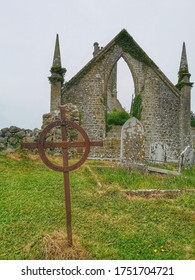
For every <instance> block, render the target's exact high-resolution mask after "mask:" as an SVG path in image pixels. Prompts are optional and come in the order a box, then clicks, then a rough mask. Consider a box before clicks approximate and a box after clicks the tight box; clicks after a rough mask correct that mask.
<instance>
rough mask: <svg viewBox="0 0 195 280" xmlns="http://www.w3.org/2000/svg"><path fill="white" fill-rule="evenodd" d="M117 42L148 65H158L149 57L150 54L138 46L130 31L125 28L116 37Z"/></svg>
mask: <svg viewBox="0 0 195 280" xmlns="http://www.w3.org/2000/svg"><path fill="white" fill-rule="evenodd" d="M115 43H116V44H117V45H119V46H120V47H121V48H122V50H123V51H124V52H126V53H129V54H130V55H131V56H132V57H133V58H135V59H136V60H138V61H140V62H143V63H145V64H146V65H148V66H155V67H157V66H156V64H155V63H154V62H153V61H152V60H151V59H150V58H149V56H148V55H147V54H146V53H145V52H144V51H143V50H142V48H140V46H138V44H137V43H136V42H135V41H134V39H133V38H132V37H131V36H130V35H129V33H128V32H127V31H126V30H125V29H123V30H122V31H121V32H120V33H119V34H118V35H117V36H116V37H115Z"/></svg>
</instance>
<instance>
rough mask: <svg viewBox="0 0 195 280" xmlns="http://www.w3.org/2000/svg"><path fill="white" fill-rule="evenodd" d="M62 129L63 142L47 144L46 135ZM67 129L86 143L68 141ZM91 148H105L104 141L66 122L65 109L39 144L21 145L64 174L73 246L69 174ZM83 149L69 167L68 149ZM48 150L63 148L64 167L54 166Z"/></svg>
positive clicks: (85, 157)
mask: <svg viewBox="0 0 195 280" xmlns="http://www.w3.org/2000/svg"><path fill="white" fill-rule="evenodd" d="M59 126H60V127H61V136H62V141H61V142H47V141H46V135H47V133H48V132H49V131H50V130H51V129H53V128H54V127H59ZM67 127H72V128H74V129H76V130H77V131H78V132H80V134H81V135H82V137H83V139H84V141H82V142H79V141H77V142H71V141H68V139H67V138H68V137H67ZM91 146H103V141H90V140H89V137H88V135H87V133H86V132H85V131H84V130H83V128H82V127H81V126H80V125H78V124H77V123H75V122H73V121H69V120H66V114H65V110H64V108H63V107H60V119H59V120H56V121H54V122H52V123H50V124H49V125H47V126H46V127H45V128H44V129H43V130H42V131H41V133H40V134H39V138H38V143H23V142H22V143H21V148H26V149H38V152H39V155H40V157H41V159H42V161H43V162H44V163H45V164H46V165H47V166H48V167H49V168H51V169H53V170H55V171H59V172H63V175H64V192H65V208H66V227H67V239H68V245H69V246H72V226H71V199H70V183H69V172H70V171H73V170H75V169H77V168H79V167H80V166H81V165H82V164H83V163H84V162H85V160H86V159H87V156H88V154H89V152H90V147H91ZM71 147H83V148H84V149H85V150H84V153H83V155H82V157H81V158H80V160H79V161H78V162H77V163H75V164H72V165H69V158H68V148H71ZM47 148H61V149H62V158H63V165H62V166H58V165H55V164H53V163H52V162H51V161H50V160H49V159H48V157H47V155H46V153H45V150H44V149H47Z"/></svg>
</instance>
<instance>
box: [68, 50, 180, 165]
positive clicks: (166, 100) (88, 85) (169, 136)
mask: <svg viewBox="0 0 195 280" xmlns="http://www.w3.org/2000/svg"><path fill="white" fill-rule="evenodd" d="M99 56H100V58H101V59H99V60H98V59H97V61H96V63H94V65H93V66H91V68H90V69H89V71H88V72H87V73H86V75H83V77H82V79H80V80H79V81H77V83H75V84H74V85H72V86H71V87H70V88H68V89H65V90H64V92H63V94H62V103H66V102H72V103H74V104H76V105H77V106H78V108H79V111H80V115H81V123H82V126H83V127H84V129H86V131H87V133H88V135H89V137H90V139H96V140H99V139H106V130H105V113H106V110H107V107H106V100H107V94H108V89H109V78H110V75H111V73H112V70H113V67H114V65H115V64H116V62H117V61H118V59H119V58H120V57H123V59H124V60H125V61H126V63H127V65H128V66H129V68H130V71H131V73H132V76H133V80H134V84H135V94H141V96H142V114H141V122H142V125H143V127H144V131H145V155H146V159H147V160H152V158H153V155H151V152H152V153H159V149H157V150H156V151H155V147H156V146H157V147H158V146H159V145H161V147H163V149H164V151H163V153H160V154H159V155H157V158H158V159H159V161H162V162H163V161H178V159H179V153H180V147H181V143H180V126H179V118H180V111H179V110H180V105H179V104H180V94H179V92H178V91H177V89H176V88H175V87H174V86H173V85H172V84H171V83H170V82H169V80H168V79H167V78H166V77H165V76H164V74H163V73H162V72H161V71H160V70H158V69H157V68H155V67H151V66H150V65H146V64H145V63H144V62H141V61H138V60H137V59H134V58H133V57H132V56H131V55H130V54H129V53H126V52H124V51H123V50H122V48H121V47H119V46H118V45H115V46H113V47H112V48H110V49H109V48H108V49H107V50H105V51H104V52H103V53H102V57H101V52H100V54H99ZM81 71H82V70H81ZM98 151H99V150H98ZM102 153H103V149H102ZM98 154H99V153H98ZM102 156H103V155H102ZM113 156H114V155H113ZM98 157H99V155H98Z"/></svg>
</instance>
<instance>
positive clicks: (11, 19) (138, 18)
mask: <svg viewBox="0 0 195 280" xmlns="http://www.w3.org/2000/svg"><path fill="white" fill-rule="evenodd" d="M123 28H125V29H126V30H127V31H128V32H129V34H130V35H131V36H132V37H133V38H134V40H135V41H136V42H137V43H138V44H139V45H140V46H141V47H142V48H143V49H144V50H145V52H146V53H147V54H148V55H149V56H150V58H151V59H152V60H154V62H155V63H156V64H157V65H158V67H159V68H160V69H161V70H162V71H163V72H164V74H165V75H166V76H167V77H168V78H169V79H170V80H171V81H172V82H173V83H174V84H176V83H177V73H178V68H179V64H180V57H181V48H182V43H183V41H185V42H186V49H187V56H188V65H189V70H190V73H191V74H192V76H191V81H192V82H193V81H195V32H194V31H195V1H194V0H80V1H79V0H33V1H32V0H0V40H1V44H0V128H3V127H7V126H10V125H16V126H19V127H24V128H35V127H40V126H41V121H42V115H43V114H44V113H48V112H49V106H50V104H49V103H50V85H49V82H48V79H47V77H48V76H49V75H50V72H49V69H50V68H51V64H52V60H53V53H54V45H55V37H56V33H58V34H59V38H60V48H61V57H62V65H63V67H65V68H66V69H67V73H66V77H65V79H66V81H68V80H69V79H70V78H71V77H72V76H73V75H75V74H76V73H77V72H78V71H79V70H80V69H81V68H82V67H83V66H84V65H85V64H86V63H87V62H88V61H89V60H90V59H91V58H92V52H93V43H94V42H96V41H97V42H99V44H100V46H105V45H106V44H107V43H108V42H109V41H110V40H112V39H113V37H114V36H116V35H117V34H118V33H119V32H120V31H121V29H123ZM123 68H124V69H123ZM121 73H122V74H121ZM129 77H131V76H130V72H129V70H128V68H127V66H126V65H124V63H122V62H120V64H119V78H118V80H119V88H118V91H119V99H120V101H121V102H122V103H123V105H126V104H127V103H128V102H130V99H131V97H130V93H129V95H128V94H127V93H128V92H129V91H131V92H132V91H133V85H130V87H132V88H130V89H128V90H127V93H125V91H126V89H124V93H123V92H121V91H123V86H125V88H128V86H129V85H128V81H131V79H129ZM126 107H127V109H128V107H129V105H128V104H127V106H126ZM191 107H192V110H193V111H195V89H194V88H193V89H192V106H191Z"/></svg>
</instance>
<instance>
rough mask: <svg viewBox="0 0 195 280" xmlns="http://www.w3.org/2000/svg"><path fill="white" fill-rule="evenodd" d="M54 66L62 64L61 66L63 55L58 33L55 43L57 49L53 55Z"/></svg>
mask: <svg viewBox="0 0 195 280" xmlns="http://www.w3.org/2000/svg"><path fill="white" fill-rule="evenodd" d="M52 66H54V67H55V66H60V67H61V56H60V44H59V36H58V34H57V35H56V44H55V51H54V57H53V65H52Z"/></svg>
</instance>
